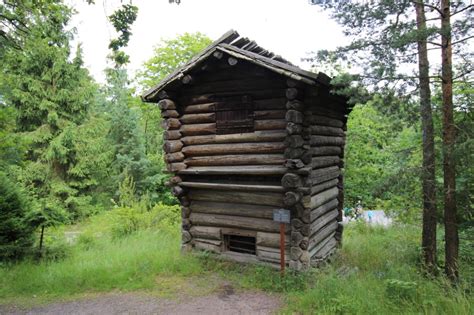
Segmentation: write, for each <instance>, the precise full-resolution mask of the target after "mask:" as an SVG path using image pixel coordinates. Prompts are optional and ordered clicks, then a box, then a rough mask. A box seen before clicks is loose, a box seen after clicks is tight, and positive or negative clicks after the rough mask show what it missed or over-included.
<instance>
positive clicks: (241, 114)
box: [216, 95, 254, 135]
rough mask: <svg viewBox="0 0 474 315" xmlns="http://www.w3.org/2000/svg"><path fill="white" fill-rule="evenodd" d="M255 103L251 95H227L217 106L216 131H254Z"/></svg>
mask: <svg viewBox="0 0 474 315" xmlns="http://www.w3.org/2000/svg"><path fill="white" fill-rule="evenodd" d="M253 117H254V113H253V103H252V100H251V98H250V96H247V95H245V96H239V97H227V98H224V99H222V100H219V102H218V103H217V106H216V133H217V134H218V135H222V134H230V133H245V132H253V131H254V121H253Z"/></svg>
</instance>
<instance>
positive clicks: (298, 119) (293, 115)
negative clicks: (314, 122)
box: [285, 109, 303, 124]
mask: <svg viewBox="0 0 474 315" xmlns="http://www.w3.org/2000/svg"><path fill="white" fill-rule="evenodd" d="M285 120H286V121H287V122H292V123H294V124H302V123H303V113H302V112H300V111H297V110H294V109H290V110H288V111H287V112H286V115H285Z"/></svg>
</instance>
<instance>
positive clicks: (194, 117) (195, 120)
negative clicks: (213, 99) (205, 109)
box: [179, 113, 216, 124]
mask: <svg viewBox="0 0 474 315" xmlns="http://www.w3.org/2000/svg"><path fill="white" fill-rule="evenodd" d="M179 120H180V121H181V123H182V124H201V123H213V122H216V114H215V113H203V114H185V115H183V116H182V117H181V118H180V119H179Z"/></svg>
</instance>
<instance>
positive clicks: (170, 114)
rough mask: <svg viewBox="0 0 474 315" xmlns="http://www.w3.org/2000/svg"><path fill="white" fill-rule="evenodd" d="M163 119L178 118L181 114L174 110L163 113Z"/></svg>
mask: <svg viewBox="0 0 474 315" xmlns="http://www.w3.org/2000/svg"><path fill="white" fill-rule="evenodd" d="M161 117H163V118H178V117H179V113H178V112H177V111H175V110H173V109H169V110H164V111H161Z"/></svg>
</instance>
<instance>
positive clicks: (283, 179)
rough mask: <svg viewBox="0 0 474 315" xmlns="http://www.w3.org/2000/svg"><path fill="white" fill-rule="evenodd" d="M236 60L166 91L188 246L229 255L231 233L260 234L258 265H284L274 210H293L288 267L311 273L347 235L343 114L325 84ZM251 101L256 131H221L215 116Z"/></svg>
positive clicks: (168, 148) (172, 165)
mask: <svg viewBox="0 0 474 315" xmlns="http://www.w3.org/2000/svg"><path fill="white" fill-rule="evenodd" d="M228 58H229V57H228V56H227V57H226V56H225V54H218V55H216V56H214V59H213V60H211V62H209V63H208V64H206V65H204V66H202V67H200V70H199V71H198V72H196V73H190V74H187V75H186V76H184V77H183V80H182V84H181V85H180V86H175V87H173V88H175V90H170V91H161V92H160V93H159V94H158V95H159V97H160V98H161V99H162V100H161V101H160V102H159V107H160V109H161V110H162V117H163V127H164V128H165V132H164V139H165V143H164V146H163V149H164V151H165V153H166V154H165V161H166V162H167V168H168V170H169V171H170V172H172V173H174V174H175V176H174V177H173V178H172V179H171V180H170V184H171V186H173V193H174V194H175V195H176V196H177V197H178V198H179V200H180V202H181V205H182V217H183V222H182V223H183V224H182V227H183V228H182V231H183V232H182V244H183V250H189V249H192V248H197V249H202V250H208V251H213V252H216V253H224V254H227V253H225V251H226V244H225V238H224V235H238V236H246V237H254V238H255V240H256V259H257V260H259V261H263V262H268V263H272V264H278V263H279V225H278V224H277V223H275V222H273V221H272V213H273V209H276V208H286V209H290V210H291V217H292V220H291V224H289V225H288V226H287V230H286V243H285V251H286V253H287V255H286V262H287V264H288V265H289V266H290V267H291V268H293V269H296V270H301V269H307V268H309V267H310V266H311V265H314V264H317V263H318V262H320V261H323V260H325V259H326V258H327V257H328V256H329V255H330V254H331V253H332V252H333V251H334V249H335V248H336V246H337V244H340V242H341V239H342V225H341V221H342V207H343V197H344V195H343V175H342V173H343V172H342V171H343V166H344V165H343V157H344V143H345V131H346V118H345V117H344V111H345V108H344V106H343V105H340V104H337V103H334V102H333V100H332V99H331V97H330V96H328V93H327V88H324V87H323V88H321V87H314V86H308V85H304V84H301V83H300V82H298V81H295V80H293V79H286V78H283V77H282V76H279V75H276V74H274V73H271V72H269V71H267V70H264V69H261V68H258V67H256V66H254V65H252V66H249V64H246V63H245V62H244V61H239V60H237V59H233V60H232V62H230V61H229V60H228ZM325 93H326V94H325ZM171 96H173V97H171ZM248 99H250V100H251V103H252V109H253V110H252V112H253V114H252V119H253V131H251V132H250V131H246V132H243V133H240V132H236V133H223V134H222V133H221V132H220V131H219V128H220V127H219V125H218V124H219V121H217V120H216V119H217V117H218V114H217V110H218V109H219V108H222V107H225V108H245V106H248ZM235 257H238V258H239V260H242V259H244V258H245V255H243V256H242V255H240V254H239V255H236V256H235ZM252 259H255V257H254V258H252ZM249 261H250V259H249Z"/></svg>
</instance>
